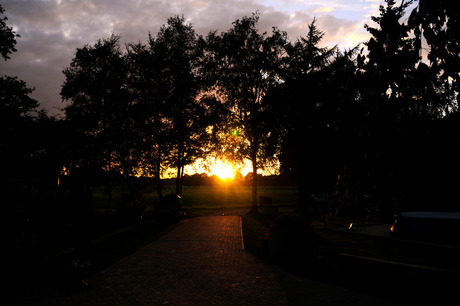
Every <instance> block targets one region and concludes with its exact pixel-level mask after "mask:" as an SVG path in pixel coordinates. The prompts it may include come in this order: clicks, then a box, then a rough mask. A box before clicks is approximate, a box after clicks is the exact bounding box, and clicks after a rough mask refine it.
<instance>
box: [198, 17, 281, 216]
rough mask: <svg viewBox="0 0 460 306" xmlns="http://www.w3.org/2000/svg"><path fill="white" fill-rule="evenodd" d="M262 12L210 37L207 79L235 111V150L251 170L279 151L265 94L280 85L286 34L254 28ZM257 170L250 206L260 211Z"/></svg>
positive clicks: (253, 209)
mask: <svg viewBox="0 0 460 306" xmlns="http://www.w3.org/2000/svg"><path fill="white" fill-rule="evenodd" d="M258 20H259V15H258V14H257V13H256V14H253V15H252V16H251V17H243V18H242V19H241V20H240V19H238V20H236V21H235V22H233V28H232V29H230V30H229V31H227V32H224V33H222V34H221V35H217V34H216V33H215V32H211V33H210V34H209V35H208V37H207V56H208V66H207V67H206V69H207V72H208V79H209V80H211V84H210V85H211V88H212V90H213V91H214V92H215V93H217V98H219V99H221V100H223V101H224V105H225V106H226V108H227V109H228V110H229V113H231V117H232V123H233V126H234V129H232V130H231V131H227V133H229V134H233V136H239V137H240V140H239V141H238V142H237V146H231V147H232V148H233V149H232V153H233V154H235V153H237V154H239V156H241V157H243V158H245V159H249V160H250V161H251V163H252V169H253V174H256V173H257V170H258V169H260V168H261V167H262V166H263V165H264V163H266V162H267V161H269V160H273V158H274V157H275V154H276V149H275V148H276V146H275V145H274V144H275V143H276V141H274V140H275V139H276V135H275V133H274V131H273V130H272V129H271V126H270V125H271V122H270V120H268V118H269V116H268V111H267V110H268V106H267V100H266V99H265V97H266V93H267V92H268V90H269V89H270V88H272V87H275V86H278V85H279V84H280V83H281V82H282V80H281V68H282V66H283V62H282V61H283V57H284V56H285V45H286V33H284V32H281V31H279V30H277V29H276V28H274V29H273V32H272V35H271V36H267V34H266V33H262V34H260V33H259V32H258V30H257V28H256V25H257V22H258ZM257 209H258V208H257V175H253V181H252V211H253V212H254V211H257Z"/></svg>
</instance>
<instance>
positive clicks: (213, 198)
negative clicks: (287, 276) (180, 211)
mask: <svg viewBox="0 0 460 306" xmlns="http://www.w3.org/2000/svg"><path fill="white" fill-rule="evenodd" d="M251 190H252V189H251V186H235V185H231V184H222V185H218V186H184V187H183V190H182V207H183V208H184V209H185V210H191V209H201V208H207V209H212V208H216V209H220V208H244V207H250V206H251V203H252V195H251ZM91 193H92V207H93V210H95V211H102V210H104V209H105V208H106V206H107V203H108V193H107V192H106V190H104V188H92V190H91ZM170 193H174V186H165V188H164V190H163V195H166V194H170ZM142 195H143V197H142V199H141V200H140V201H139V202H138V203H137V206H144V207H147V212H148V211H150V210H151V209H152V207H153V203H155V202H158V201H159V198H158V194H157V193H156V191H155V190H154V188H153V187H149V188H145V189H144V190H142ZM258 196H267V197H271V198H272V201H273V204H274V205H280V206H286V205H296V204H297V197H298V189H297V187H292V186H259V187H258ZM112 197H113V204H112V205H111V207H110V210H112V211H115V210H116V209H117V207H119V206H120V204H121V190H120V188H114V191H113V195H112Z"/></svg>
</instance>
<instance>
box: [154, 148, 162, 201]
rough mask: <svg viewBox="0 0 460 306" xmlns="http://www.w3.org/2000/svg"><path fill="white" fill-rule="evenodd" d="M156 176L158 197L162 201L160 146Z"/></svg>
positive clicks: (156, 162) (156, 163)
mask: <svg viewBox="0 0 460 306" xmlns="http://www.w3.org/2000/svg"><path fill="white" fill-rule="evenodd" d="M154 176H155V183H156V185H157V193H158V198H159V199H160V201H161V200H162V199H163V185H162V183H161V152H160V149H159V148H158V157H157V159H156V161H155V172H154Z"/></svg>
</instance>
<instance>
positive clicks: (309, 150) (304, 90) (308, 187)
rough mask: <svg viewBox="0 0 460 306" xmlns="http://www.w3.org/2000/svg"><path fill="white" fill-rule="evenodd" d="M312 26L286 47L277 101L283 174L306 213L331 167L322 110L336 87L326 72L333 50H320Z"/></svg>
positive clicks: (318, 36) (319, 38) (319, 34)
mask: <svg viewBox="0 0 460 306" xmlns="http://www.w3.org/2000/svg"><path fill="white" fill-rule="evenodd" d="M315 23H316V20H313V21H312V22H311V24H310V25H309V31H308V33H307V35H306V36H305V37H301V38H300V39H298V40H297V41H296V42H295V43H294V44H290V45H289V46H288V48H287V50H288V54H289V64H288V67H289V69H288V71H287V73H286V78H285V80H286V81H285V83H283V92H284V93H283V95H282V96H281V97H280V98H278V99H277V100H278V101H280V102H281V103H282V105H281V106H280V109H281V110H282V111H281V113H283V114H284V116H285V119H284V123H283V126H284V136H283V139H282V151H281V152H282V154H281V155H280V162H281V166H282V170H283V173H285V174H289V175H291V176H294V177H295V178H296V179H297V182H298V184H299V187H300V190H301V192H300V198H299V209H300V210H306V208H307V206H308V204H309V200H310V195H311V194H312V193H313V192H314V191H313V189H319V188H321V189H323V188H324V186H323V185H324V182H323V181H324V180H323V179H321V178H323V177H324V176H323V175H324V173H325V172H327V171H325V169H327V168H328V167H329V165H330V164H331V162H330V161H327V160H325V159H326V157H327V156H328V155H329V154H330V152H332V150H329V149H328V148H329V147H330V145H331V144H333V143H334V141H332V139H331V137H330V135H328V134H329V127H328V125H329V124H330V123H331V122H330V121H328V118H327V117H326V113H325V110H326V107H328V108H330V107H331V106H329V104H330V103H329V101H328V100H327V97H329V96H330V95H331V92H332V90H331V87H332V86H335V84H334V82H329V80H331V77H330V73H331V71H326V69H327V67H328V65H329V64H330V61H331V60H332V58H333V56H334V55H335V52H336V47H333V48H328V47H320V43H321V41H322V39H323V36H324V32H322V31H321V30H320V29H318V28H317V27H316V24H315ZM342 81H343V80H341V82H342Z"/></svg>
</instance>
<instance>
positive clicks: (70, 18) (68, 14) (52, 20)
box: [0, 0, 375, 114]
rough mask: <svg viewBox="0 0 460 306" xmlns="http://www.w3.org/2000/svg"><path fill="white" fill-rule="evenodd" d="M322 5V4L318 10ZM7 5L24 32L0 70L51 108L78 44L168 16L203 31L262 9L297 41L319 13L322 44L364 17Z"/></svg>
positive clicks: (268, 0)
mask: <svg viewBox="0 0 460 306" xmlns="http://www.w3.org/2000/svg"><path fill="white" fill-rule="evenodd" d="M354 2H356V1H354ZM318 3H324V4H323V5H322V7H321V8H320V9H318ZM374 6H375V5H374ZM3 8H4V9H5V14H6V16H7V17H8V18H9V20H8V25H10V26H13V29H14V30H15V31H16V32H17V33H18V34H20V35H21V38H19V39H18V40H17V41H18V43H17V46H16V47H17V49H18V51H17V52H16V53H14V54H13V55H12V56H11V60H9V61H8V62H2V63H1V64H0V69H1V72H0V73H1V74H7V75H11V76H18V77H19V78H21V79H23V80H24V81H26V82H27V84H28V86H29V87H35V88H36V90H35V92H34V93H33V95H32V96H33V97H34V98H36V99H37V100H38V101H39V103H40V105H41V106H42V107H45V108H46V109H47V110H48V111H49V113H51V114H57V113H59V111H58V110H57V109H58V108H62V107H63V106H64V104H62V102H61V98H60V96H59V91H60V88H61V85H62V82H63V75H62V69H63V68H64V67H66V66H68V65H69V63H70V61H71V59H72V57H73V56H74V54H75V50H76V48H79V47H82V46H84V45H85V44H94V43H95V42H96V41H97V40H98V39H100V38H105V37H108V36H109V35H110V34H111V33H116V34H120V35H122V41H123V42H138V41H142V42H146V41H147V37H148V33H149V32H151V33H152V34H153V35H156V33H157V32H158V30H159V28H160V26H161V25H163V24H165V23H166V22H167V19H168V17H171V16H175V15H184V17H185V18H186V19H187V20H188V21H190V22H191V23H192V24H193V26H194V29H195V31H196V32H197V33H198V34H201V35H206V34H207V33H208V32H209V31H212V30H217V31H218V32H222V31H226V30H227V29H229V28H230V27H231V26H232V22H233V21H235V20H236V19H238V18H241V17H242V16H245V15H246V16H247V15H250V14H252V13H253V12H255V11H259V13H260V16H261V17H260V22H259V29H260V31H261V32H263V31H267V32H269V33H270V32H271V29H272V27H273V26H276V27H278V28H279V29H280V30H283V31H287V32H288V34H289V37H290V39H291V40H295V39H297V38H298V37H300V36H302V35H305V34H306V33H307V31H308V28H307V26H308V24H309V23H310V22H311V21H312V19H313V16H316V18H317V19H318V24H319V26H320V28H321V29H322V30H324V31H325V32H326V36H325V43H327V44H328V43H331V44H332V45H334V44H339V45H340V44H345V43H348V42H347V41H346V40H345V39H344V36H346V35H349V37H352V36H353V34H354V35H357V34H356V32H357V31H358V30H357V29H359V24H360V23H361V22H362V20H359V19H358V20H357V19H356V18H354V19H347V18H344V17H340V18H339V17H336V16H335V15H333V10H332V9H328V8H327V7H326V3H325V2H317V3H316V5H309V4H308V3H307V1H299V0H283V1H274V0H132V1H125V0H81V1H80V0H42V1H39V0H35V1H27V0H15V1H8V2H7V3H6V4H4V5H3ZM314 10H316V14H315V12H314ZM318 12H319V15H318ZM322 12H324V13H322ZM361 28H362V26H361Z"/></svg>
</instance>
